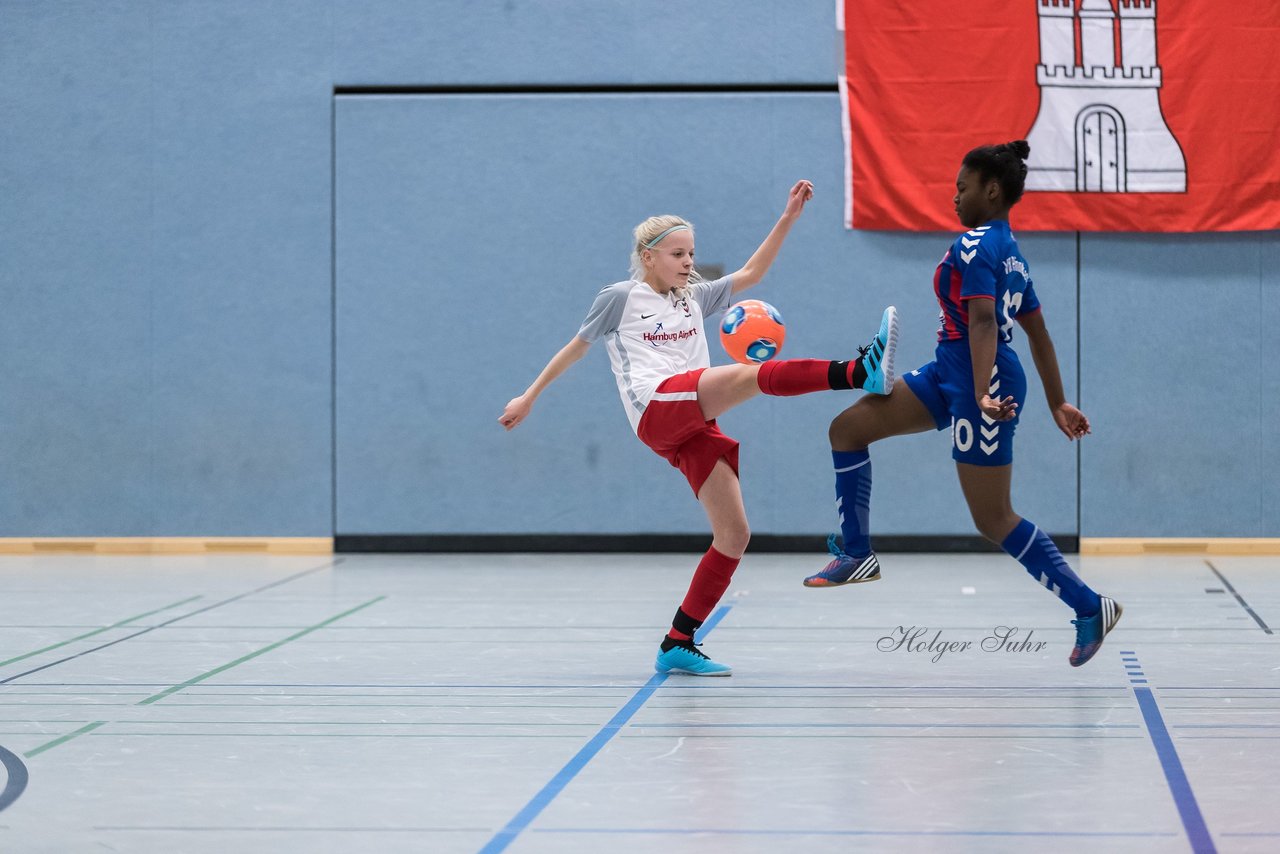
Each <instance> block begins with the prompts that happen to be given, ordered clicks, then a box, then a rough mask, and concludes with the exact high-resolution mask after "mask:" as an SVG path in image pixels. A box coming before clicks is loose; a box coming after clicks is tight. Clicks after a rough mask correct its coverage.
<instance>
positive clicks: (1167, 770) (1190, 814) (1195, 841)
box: [1120, 650, 1218, 854]
mask: <svg viewBox="0 0 1280 854" xmlns="http://www.w3.org/2000/svg"><path fill="white" fill-rule="evenodd" d="M1120 660H1121V662H1122V663H1123V664H1124V667H1125V672H1126V675H1128V677H1129V684H1130V686H1131V687H1132V688H1133V695H1134V697H1136V698H1137V700H1138V708H1139V709H1141V710H1142V719H1143V720H1144V721H1145V722H1146V724H1147V734H1148V735H1149V736H1150V737H1151V744H1152V745H1153V746H1154V747H1155V749H1156V757H1157V758H1158V759H1159V760H1160V768H1161V770H1162V771H1164V779H1165V782H1166V783H1168V785H1169V793H1170V794H1171V795H1173V804H1174V806H1175V807H1177V809H1178V818H1180V819H1181V820H1182V829H1183V830H1184V831H1186V834H1187V841H1188V842H1190V843H1191V851H1192V854H1214V852H1216V851H1217V850H1218V849H1217V848H1216V847H1215V846H1214V844H1213V837H1212V836H1211V835H1210V834H1209V826H1208V825H1207V824H1205V820H1204V814H1203V813H1201V812H1200V804H1199V803H1198V802H1197V801H1196V796H1195V793H1194V792H1193V791H1191V781H1190V780H1189V779H1188V778H1187V772H1186V769H1184V768H1183V767H1182V760H1181V759H1179V758H1178V749H1177V748H1176V747H1175V746H1174V744H1173V737H1172V736H1170V735H1169V728H1168V727H1167V726H1165V723H1164V717H1163V716H1162V715H1161V714H1160V706H1159V704H1158V703H1156V697H1155V694H1153V693H1152V692H1151V688H1150V687H1149V685H1148V684H1147V681H1148V680H1147V677H1146V673H1145V672H1144V671H1143V669H1142V665H1141V663H1140V662H1139V661H1138V655H1137V653H1136V652H1134V651H1133V650H1121V651H1120Z"/></svg>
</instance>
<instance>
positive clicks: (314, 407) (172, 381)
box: [0, 0, 332, 536]
mask: <svg viewBox="0 0 1280 854" xmlns="http://www.w3.org/2000/svg"><path fill="white" fill-rule="evenodd" d="M0 20H2V21H3V26H2V27H0V31H2V32H3V39H4V49H3V50H0V57H3V60H0V61H3V62H4V63H5V65H4V66H3V68H2V69H0V93H2V94H0V97H2V98H3V99H4V106H5V113H6V115H11V116H18V117H20V120H19V121H13V122H9V121H7V122H5V123H4V125H3V128H2V129H0V141H2V145H3V148H2V149H0V162H2V163H3V164H4V165H3V166H2V167H0V168H3V169H4V172H3V173H2V174H3V187H0V193H2V195H3V198H4V199H5V200H6V203H5V204H4V205H3V206H0V211H2V213H0V217H3V220H2V221H0V241H3V243H2V244H0V257H3V258H4V259H5V263H4V265H3V273H0V275H3V282H2V283H0V287H2V289H3V293H4V294H5V298H6V299H5V303H6V304H5V310H4V312H3V321H0V322H3V323H4V324H5V326H4V329H3V334H0V348H3V349H2V350H0V355H2V357H3V361H4V364H5V365H6V366H8V367H7V370H6V371H5V377H4V380H3V383H4V385H3V389H2V393H0V401H3V403H0V406H3V410H2V411H0V440H2V441H3V443H4V447H5V448H6V453H5V454H4V455H3V457H2V459H3V462H0V481H2V482H4V483H5V484H6V487H7V488H6V489H4V490H3V491H0V534H2V535H15V536H17V535H27V536H30V535H59V536H67V535H92V536H107V535H121V536H123V535H157V534H200V535H223V534H226V535H231V534H275V535H324V534H327V533H328V532H329V531H330V529H331V515H332V514H331V502H330V483H331V476H330V468H331V457H330V445H331V437H330V429H329V420H330V412H331V407H330V379H329V361H330V330H329V326H330V323H329V319H330V298H329V290H330V273H329V268H330V265H329V234H330V197H329V190H328V184H329V172H330V165H331V164H330V147H329V130H330V104H329V85H330V84H329V77H328V69H327V61H326V60H327V55H328V54H327V51H328V50H329V35H330V34H329V28H328V23H327V21H324V20H321V21H316V19H315V16H314V13H313V4H310V3H306V2H302V1H301V0H298V2H292V3H283V2H276V3H272V4H270V8H269V9H264V8H263V7H262V5H261V4H258V3H250V2H224V3H218V4H212V5H211V4H207V3H196V2H183V3H154V4H142V3H118V4H111V3H79V4H57V5H56V6H50V5H49V4H32V3H6V4H4V5H3V7H0Z"/></svg>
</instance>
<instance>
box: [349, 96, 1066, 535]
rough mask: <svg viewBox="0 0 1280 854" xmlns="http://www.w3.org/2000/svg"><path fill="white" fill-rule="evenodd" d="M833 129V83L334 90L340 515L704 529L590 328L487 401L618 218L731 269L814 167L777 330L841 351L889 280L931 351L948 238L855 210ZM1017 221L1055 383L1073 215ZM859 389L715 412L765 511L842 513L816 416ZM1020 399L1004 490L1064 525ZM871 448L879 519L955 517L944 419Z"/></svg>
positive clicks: (895, 527)
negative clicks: (857, 216) (1051, 346)
mask: <svg viewBox="0 0 1280 854" xmlns="http://www.w3.org/2000/svg"><path fill="white" fill-rule="evenodd" d="M587 127H589V128H590V132H589V133H584V132H583V128H587ZM686 127H690V128H691V129H690V130H688V131H686V130H684V129H685V128H686ZM672 128H675V129H676V130H675V131H673V130H672ZM839 139H840V126H839V104H838V101H837V99H836V96H835V95H834V94H831V95H821V94H815V95H795V94H792V95H734V96H723V95H715V96H705V95H630V96H603V95H600V96H597V95H591V96H430V97H417V96H415V97H382V98H377V97H375V98H370V97H352V98H347V97H343V98H339V99H338V112H337V151H338V155H337V164H338V172H337V174H338V180H337V211H338V218H337V235H338V239H337V259H338V278H337V282H338V284H337V288H338V290H337V294H338V297H337V299H338V303H337V314H338V351H337V353H338V374H337V382H338V397H337V401H338V434H337V445H338V451H337V461H338V531H339V532H341V533H348V534H354V533H389V532H428V533H452V532H484V531H492V532H501V533H512V532H538V531H550V532H575V531H593V532H594V531H608V532H625V531H635V530H655V531H700V530H705V527H706V522H705V520H704V519H703V517H702V512H701V509H700V508H699V507H698V505H697V504H696V503H695V502H694V500H693V497H692V495H691V494H690V492H689V490H688V487H687V486H686V485H685V484H684V482H683V480H682V479H681V478H680V476H679V474H678V473H677V472H675V471H674V470H672V469H670V467H669V466H668V465H667V464H666V463H665V462H663V461H662V460H660V459H659V458H657V457H656V456H654V455H653V454H652V453H651V452H650V451H648V450H647V449H646V448H644V447H643V446H642V445H640V443H639V442H638V441H637V440H636V439H635V437H634V436H633V435H632V433H631V430H630V428H629V427H628V425H627V422H626V419H625V416H624V414H623V412H622V410H621V404H620V403H619V401H618V397H617V393H616V390H615V387H614V384H613V381H612V377H611V375H610V373H609V370H608V364H607V359H606V358H605V355H604V353H603V352H602V351H601V348H599V347H597V348H594V352H592V353H591V354H590V356H589V357H588V358H587V359H586V360H585V362H586V363H585V364H583V365H580V366H576V367H575V368H573V369H572V370H571V371H570V372H569V373H567V374H566V375H565V376H564V377H562V378H561V380H559V381H558V382H557V383H556V384H554V385H553V386H552V387H551V389H550V390H549V391H548V392H547V393H546V394H544V396H543V398H542V399H541V400H540V401H539V402H538V405H537V406H536V407H535V410H534V413H533V415H532V416H531V418H530V419H529V421H528V422H526V424H524V425H522V426H521V427H520V428H518V429H517V430H516V431H515V432H514V433H512V434H510V435H508V434H506V433H504V431H503V430H502V429H501V428H500V427H499V426H498V425H497V423H496V418H497V416H498V413H499V412H500V410H501V407H502V405H503V404H505V402H506V401H507V400H508V399H509V398H510V397H512V396H514V395H515V394H517V393H519V392H520V391H522V390H523V389H524V388H525V386H526V385H527V384H528V383H529V382H530V381H531V380H532V379H533V377H534V376H535V375H536V373H537V371H538V370H539V369H540V368H541V367H542V365H543V364H544V363H545V361H546V360H547V359H548V358H549V357H550V356H551V355H552V354H553V353H554V352H555V351H556V350H557V349H558V348H559V347H560V346H562V345H563V344H564V343H565V342H567V341H568V340H569V339H570V338H571V337H572V336H573V334H574V333H575V332H576V331H577V327H578V323H579V322H580V321H581V318H582V317H583V316H584V315H585V313H586V311H587V308H588V307H589V306H590V303H591V300H592V298H593V297H594V295H595V293H596V291H598V290H599V288H600V287H601V286H603V285H604V284H607V283H609V282H611V281H616V280H618V279H620V278H624V277H625V270H626V261H627V252H628V246H629V241H630V232H631V228H632V227H633V226H634V224H635V223H636V222H638V221H640V220H641V219H643V218H644V217H646V216H648V215H650V214H653V213H660V212H668V211H670V212H677V213H680V214H682V215H684V216H687V217H688V218H689V219H690V220H692V221H693V222H694V223H695V225H696V226H697V229H698V254H699V259H700V261H701V262H702V263H711V264H717V265H721V266H723V267H724V269H726V270H733V269H736V267H737V266H739V265H740V264H741V263H742V262H743V261H745V259H746V258H747V257H748V256H749V255H750V253H751V252H752V251H753V250H754V249H755V247H756V245H757V244H758V242H759V241H760V240H761V239H762V238H763V237H764V235H765V234H766V233H767V232H768V230H769V228H770V227H771V226H772V224H773V222H774V221H775V219H776V217H777V214H778V213H779V212H780V210H781V206H782V203H783V201H784V200H785V196H786V192H787V190H788V188H789V187H790V186H791V184H792V183H793V182H794V181H795V180H796V179H798V178H800V177H809V178H811V179H812V180H814V181H815V183H816V185H817V188H818V189H817V196H816V198H815V199H814V201H813V202H812V203H811V205H810V206H809V209H808V210H807V211H806V213H805V215H804V217H803V218H802V219H801V220H800V222H799V223H798V224H797V225H796V227H795V228H794V230H793V232H792V236H791V238H790V240H789V242H788V244H787V246H786V248H785V249H784V251H783V254H782V257H781V258H780V260H779V261H778V263H777V265H776V266H775V268H774V271H773V273H772V274H771V276H770V278H769V279H768V280H767V281H766V282H765V283H763V284H761V285H760V286H758V287H757V288H756V289H755V290H753V291H751V292H750V295H751V296H758V297H761V298H764V299H768V300H771V301H773V302H774V303H775V304H776V305H777V306H778V307H779V308H780V309H781V310H782V312H783V314H784V316H785V317H786V318H787V320H788V327H789V336H788V342H787V345H786V354H787V355H791V356H817V357H828V358H840V357H848V356H850V355H852V354H853V352H854V348H855V347H856V346H857V345H858V344H861V343H865V341H866V339H867V338H869V337H870V334H871V333H872V332H873V331H874V329H875V325H876V323H877V322H878V318H879V315H880V311H881V308H882V307H883V306H884V305H886V304H888V303H890V302H897V303H898V305H899V306H900V308H901V309H902V311H903V316H904V323H905V329H904V342H903V357H902V358H903V365H904V367H914V366H916V365H918V364H921V363H923V362H925V361H927V360H928V359H929V358H930V357H931V353H932V348H933V342H934V333H935V330H936V326H937V321H936V317H937V304H936V302H935V301H934V298H933V295H932V286H931V280H932V274H933V267H934V265H935V264H936V262H937V260H938V258H940V257H941V255H942V254H943V252H944V251H945V249H946V247H947V245H948V244H949V243H950V240H951V236H950V235H946V234H938V235H900V234H873V233H865V232H860V233H849V232H846V231H845V230H844V229H843V227H842V225H841V210H842V205H843V197H842V194H841V190H840V181H841V177H842V164H841V163H840V156H839V151H840V148H839ZM424 152H430V156H423V153H424ZM729 152H732V156H727V155H728V153H729ZM940 203H941V204H947V203H948V200H945V199H944V200H941V202H940ZM1028 243H1029V245H1028V253H1029V254H1031V255H1032V257H1033V258H1034V257H1035V253H1036V252H1037V251H1038V252H1040V253H1041V255H1042V256H1043V260H1044V266H1043V268H1042V269H1043V271H1044V272H1043V276H1044V284H1043V285H1042V287H1043V288H1044V293H1045V300H1046V302H1047V303H1048V304H1050V305H1052V306H1053V307H1054V309H1055V310H1056V312H1057V313H1056V314H1055V315H1054V317H1055V321H1054V326H1055V331H1057V332H1058V333H1059V335H1060V336H1061V337H1062V341H1061V349H1062V352H1063V355H1064V362H1065V365H1066V369H1067V372H1068V377H1067V378H1068V382H1069V384H1071V380H1072V375H1073V372H1074V321H1073V317H1074V285H1075V282H1074V272H1073V265H1074V253H1075V248H1074V238H1067V237H1062V236H1041V237H1037V238H1031V239H1030V240H1029V241H1028ZM1034 263H1035V262H1034V261H1033V264H1034ZM1035 269H1041V268H1035ZM711 349H712V352H713V362H724V361H727V360H726V359H725V357H724V356H723V354H722V353H721V351H720V348H719V345H718V342H715V341H713V342H712V346H711ZM854 399H856V398H855V396H854V395H852V394H847V393H846V394H834V393H833V394H826V395H822V394H820V395H811V396H808V397H805V398H791V399H786V400H778V399H768V398H760V399H757V400H754V401H751V402H749V403H747V404H746V405H744V406H743V407H741V408H739V409H737V410H734V411H733V412H730V413H728V414H727V415H725V416H724V417H723V418H722V419H721V424H722V425H723V427H724V428H725V429H726V430H727V431H728V432H729V433H730V434H731V435H734V436H736V437H738V438H739V439H741V441H742V442H743V452H742V467H743V483H744V492H745V496H746V500H747V506H748V511H749V514H750V515H751V517H752V519H753V524H754V527H755V529H756V530H757V531H760V532H769V533H787V534H791V533H820V532H823V531H825V530H827V529H828V528H829V527H831V526H832V525H833V524H834V511H833V509H832V494H831V493H832V486H831V474H830V455H829V453H828V450H827V444H826V430H827V425H828V423H829V421H830V419H831V418H832V417H833V416H834V415H835V414H836V413H837V412H838V411H839V410H840V409H841V408H842V407H843V406H844V405H847V404H848V403H849V402H851V401H852V400H854ZM1033 409H1034V412H1033V414H1032V416H1031V417H1029V418H1028V423H1027V427H1026V428H1025V430H1024V431H1023V432H1022V433H1020V438H1019V444H1020V447H1022V448H1023V449H1024V452H1025V453H1026V454H1027V457H1028V458H1030V459H1036V460H1037V463H1036V465H1035V466H1034V467H1033V466H1028V469H1027V470H1028V472H1031V473H1033V475H1034V476H1031V477H1026V478H1022V477H1020V478H1019V483H1018V489H1019V492H1020V495H1021V496H1022V497H1023V498H1025V501H1024V504H1025V506H1026V508H1027V510H1026V512H1027V513H1028V515H1034V516H1035V518H1037V521H1039V522H1040V523H1041V524H1042V525H1044V526H1045V527H1046V528H1048V529H1050V530H1054V531H1064V532H1074V530H1075V521H1076V506H1075V500H1074V495H1075V459H1074V452H1073V450H1072V449H1071V448H1069V447H1068V446H1067V443H1066V441H1065V440H1064V439H1062V437H1061V436H1060V435H1058V434H1057V433H1056V431H1055V430H1051V429H1050V428H1051V422H1049V419H1048V418H1047V416H1046V415H1045V414H1044V412H1043V405H1039V406H1038V407H1033ZM876 465H877V481H876V483H877V487H876V490H877V491H876V502H875V510H874V513H875V515H874V523H875V525H876V528H877V530H880V531H883V532H886V533H889V532H911V533H919V532H922V531H925V532H930V533H968V532H970V531H971V530H972V525H971V523H970V520H969V517H968V513H967V511H966V510H965V509H964V506H963V502H962V500H961V496H960V492H959V488H958V486H957V485H956V483H955V475H954V467H953V464H952V463H951V461H950V453H949V445H948V439H947V437H946V434H943V433H939V434H929V435H924V436H914V437H908V438H903V439H898V440H894V441H892V442H888V443H886V444H884V445H883V446H882V447H881V448H877V450H876ZM923 484H927V487H926V488H922V485H923Z"/></svg>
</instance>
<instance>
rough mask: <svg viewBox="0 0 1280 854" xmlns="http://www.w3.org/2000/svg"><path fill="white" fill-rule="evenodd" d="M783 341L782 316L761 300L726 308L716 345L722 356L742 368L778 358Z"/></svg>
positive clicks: (785, 334)
mask: <svg viewBox="0 0 1280 854" xmlns="http://www.w3.org/2000/svg"><path fill="white" fill-rule="evenodd" d="M786 337H787V328H786V325H785V324H784V323H783V322H782V315H781V314H779V313H778V310H777V309H776V308H774V307H773V306H771V305H769V303H767V302H764V301H763V300H758V299H748V300H743V301H742V302H740V303H737V304H735V305H731V306H729V310H728V311H726V312H725V313H724V320H722V321H721V322H720V343H721V344H723V345H724V349H725V352H726V353H728V354H729V356H730V357H731V358H732V359H733V360H734V361H735V362H741V363H742V364H744V365H756V364H759V363H761V362H767V361H769V360H770V359H772V358H773V357H774V356H776V355H778V351H779V350H781V349H782V342H783V341H784V340H785V339H786Z"/></svg>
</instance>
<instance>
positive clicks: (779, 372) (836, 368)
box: [756, 359, 856, 397]
mask: <svg viewBox="0 0 1280 854" xmlns="http://www.w3.org/2000/svg"><path fill="white" fill-rule="evenodd" d="M855 364H856V363H855V362H829V361H827V360H826V359H783V360H782V361H779V362H765V363H764V364H763V365H761V366H760V372H759V373H757V374H756V384H757V385H759V386H760V390H761V391H762V392H764V393H765V394H772V395H776V396H778V397H790V396H792V395H797V394H808V393H809V392H813V391H829V390H831V389H833V388H851V387H852V385H853V382H852V378H851V376H850V374H851V372H852V368H853V365H855Z"/></svg>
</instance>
